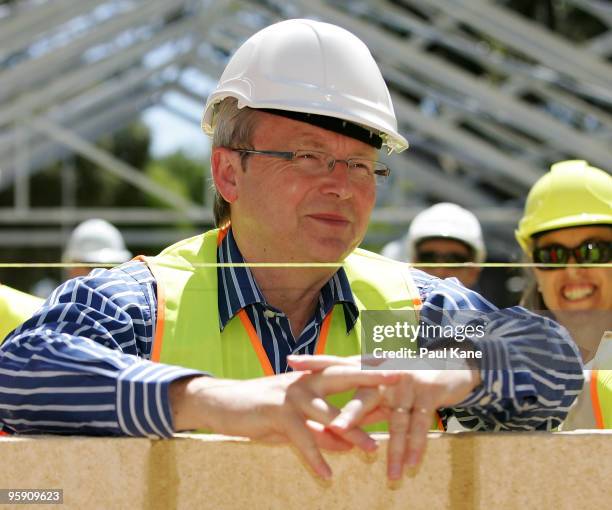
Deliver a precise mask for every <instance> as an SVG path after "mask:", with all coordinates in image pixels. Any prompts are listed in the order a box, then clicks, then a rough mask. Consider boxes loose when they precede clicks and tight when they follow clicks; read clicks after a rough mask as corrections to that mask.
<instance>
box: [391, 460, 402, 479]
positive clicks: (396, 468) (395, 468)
mask: <svg viewBox="0 0 612 510" xmlns="http://www.w3.org/2000/svg"><path fill="white" fill-rule="evenodd" d="M401 474H402V466H400V464H399V463H397V462H393V463H392V464H391V465H390V466H389V479H390V480H399V478H400V476H401Z"/></svg>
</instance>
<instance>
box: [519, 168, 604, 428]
mask: <svg viewBox="0 0 612 510" xmlns="http://www.w3.org/2000/svg"><path fill="white" fill-rule="evenodd" d="M516 239H517V240H518V242H519V244H520V245H521V248H522V249H523V251H524V253H525V255H526V256H527V257H528V259H529V260H531V261H532V262H534V263H536V264H542V266H540V267H537V266H536V267H535V268H534V270H533V278H532V279H531V282H530V284H529V285H528V286H527V287H526V289H525V292H524V294H523V298H522V301H521V304H522V305H523V306H526V307H527V308H529V309H531V310H534V311H538V312H542V313H547V314H552V315H553V316H554V318H555V319H556V320H557V321H558V322H560V323H561V324H562V325H563V326H565V327H566V328H567V329H568V330H569V332H570V333H571V335H572V338H573V339H574V341H575V342H576V344H577V345H578V348H579V350H580V353H581V355H582V359H583V361H584V362H585V369H586V372H585V380H586V383H585V386H584V389H583V391H582V392H581V394H580V396H579V398H578V400H577V401H576V404H575V405H574V407H573V408H572V409H571V411H570V412H569V415H568V417H567V419H566V421H565V423H564V424H563V429H564V430H571V429H578V428H612V376H611V374H612V371H611V370H610V369H612V338H610V331H611V330H612V265H610V260H611V258H612V177H611V176H610V174H608V173H606V172H604V171H603V170H600V169H598V168H594V167H592V166H590V165H589V164H588V163H587V162H586V161H562V162H559V163H556V164H554V165H553V166H552V167H551V169H550V171H549V172H548V173H547V174H546V175H544V176H543V177H542V178H540V179H539V180H538V181H537V182H536V184H535V185H534V186H533V187H532V188H531V191H530V192H529V195H528V196H527V202H526V205H525V212H524V215H523V217H522V219H521V220H520V222H519V225H518V229H517V230H516ZM587 264H599V265H600V267H588V266H587ZM605 265H607V267H606V266H605ZM606 332H607V334H606ZM591 369H592V370H591Z"/></svg>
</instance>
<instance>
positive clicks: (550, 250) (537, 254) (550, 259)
mask: <svg viewBox="0 0 612 510" xmlns="http://www.w3.org/2000/svg"><path fill="white" fill-rule="evenodd" d="M572 255H573V256H574V260H576V263H577V264H607V263H608V262H610V256H611V255H612V241H588V240H587V241H584V242H583V243H581V244H579V245H578V246H575V247H574V248H568V247H567V246H563V245H562V244H549V245H547V246H540V247H539V248H536V249H534V250H533V261H534V262H535V263H537V264H559V265H560V266H561V265H563V264H567V263H568V261H569V259H570V257H571V256H572ZM538 269H542V270H543V271H549V270H556V269H563V268H562V267H540V268H538Z"/></svg>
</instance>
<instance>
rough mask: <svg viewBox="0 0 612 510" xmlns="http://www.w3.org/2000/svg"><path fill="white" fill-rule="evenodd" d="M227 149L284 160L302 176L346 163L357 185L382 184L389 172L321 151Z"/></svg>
mask: <svg viewBox="0 0 612 510" xmlns="http://www.w3.org/2000/svg"><path fill="white" fill-rule="evenodd" d="M229 149H231V150H233V151H235V152H239V153H241V154H258V155H261V156H270V157H272V158H280V159H286V160H287V161H291V162H292V163H294V164H295V166H296V168H297V169H298V170H299V171H300V172H301V173H303V174H307V175H312V176H313V177H316V176H320V175H325V174H326V173H331V172H332V171H333V169H334V168H335V166H336V163H339V162H342V163H346V164H347V166H348V169H349V179H350V180H351V181H353V182H355V183H358V184H368V183H370V182H372V183H374V182H375V183H376V184H377V185H379V184H382V183H384V182H385V181H386V180H387V177H389V174H390V173H391V170H390V169H389V167H387V165H385V164H384V163H380V162H379V161H373V160H370V159H364V158H348V159H336V158H334V157H333V156H332V155H331V154H328V153H327V152H321V151H311V150H300V151H293V152H281V151H258V150H252V149H235V148H233V147H229Z"/></svg>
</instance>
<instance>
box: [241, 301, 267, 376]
mask: <svg viewBox="0 0 612 510" xmlns="http://www.w3.org/2000/svg"><path fill="white" fill-rule="evenodd" d="M238 317H240V321H241V322H242V325H243V326H244V329H245V330H246V332H247V334H248V335H249V340H250V341H251V345H252V346H253V349H254V350H255V354H257V359H258V360H259V364H260V365H261V368H262V369H263V371H264V374H266V375H274V369H273V368H272V365H271V363H270V359H269V358H268V355H267V354H266V350H265V349H264V348H263V345H262V342H261V340H260V339H259V337H258V336H257V332H256V331H255V328H254V327H253V324H252V323H251V321H250V320H249V316H248V315H247V313H246V311H245V309H244V308H243V309H241V310H239V311H238Z"/></svg>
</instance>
